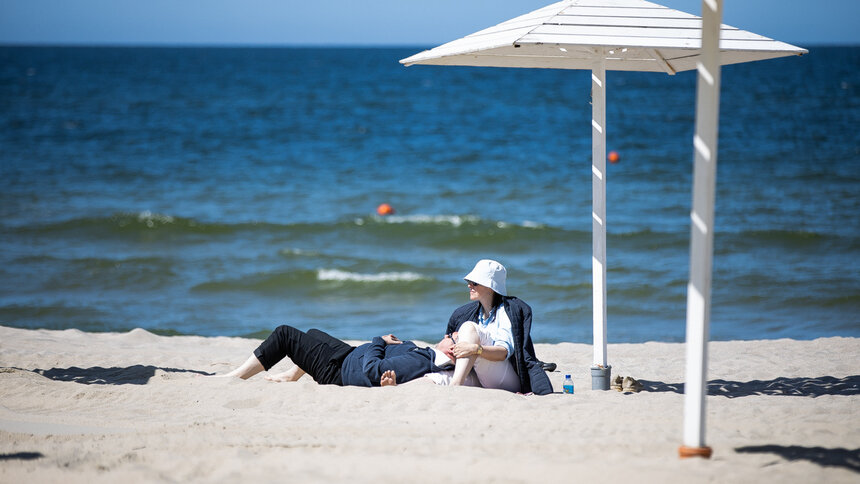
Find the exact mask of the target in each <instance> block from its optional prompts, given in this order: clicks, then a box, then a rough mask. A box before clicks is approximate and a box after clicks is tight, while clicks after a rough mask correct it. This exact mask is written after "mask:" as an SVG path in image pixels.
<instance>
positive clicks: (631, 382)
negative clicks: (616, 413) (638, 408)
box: [621, 376, 642, 393]
mask: <svg viewBox="0 0 860 484" xmlns="http://www.w3.org/2000/svg"><path fill="white" fill-rule="evenodd" d="M640 390H642V384H641V383H639V382H638V381H636V380H635V379H634V378H633V377H632V376H625V377H624V381H623V382H622V383H621V391H623V392H633V393H639V391H640Z"/></svg>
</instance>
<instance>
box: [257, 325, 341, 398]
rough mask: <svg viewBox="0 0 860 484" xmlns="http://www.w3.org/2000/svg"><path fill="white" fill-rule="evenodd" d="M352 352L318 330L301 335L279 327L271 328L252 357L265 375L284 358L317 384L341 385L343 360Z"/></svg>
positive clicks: (297, 331) (294, 330) (302, 332)
mask: <svg viewBox="0 0 860 484" xmlns="http://www.w3.org/2000/svg"><path fill="white" fill-rule="evenodd" d="M354 349H355V347H354V346H350V345H348V344H346V343H344V342H343V341H341V340H339V339H337V338H335V337H333V336H330V335H328V334H327V333H324V332H322V331H320V330H318V329H311V330H308V332H307V333H305V332H304V331H300V330H298V329H296V328H294V327H292V326H287V325H283V326H278V327H277V328H275V330H274V331H272V334H270V335H269V337H268V338H266V341H263V343H262V344H261V345H260V346H259V347H257V349H256V350H254V356H256V357H257V359H258V360H260V363H262V365H263V368H265V369H266V370H267V371H268V370H269V368H271V367H273V366H275V364H276V363H277V362H279V361H281V360H282V359H284V357H285V356H288V357H289V358H290V359H291V360H292V361H293V363H295V364H296V365H297V366H298V367H299V368H301V369H302V370H304V372H305V373H307V374H308V375H310V376H311V377H312V378H313V379H314V381H316V382H317V383H320V384H323V385H343V382H342V380H341V367H342V366H343V360H344V359H345V358H346V357H347V356H348V355H349V354H350V353H352V350H354Z"/></svg>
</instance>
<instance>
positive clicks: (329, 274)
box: [317, 269, 424, 282]
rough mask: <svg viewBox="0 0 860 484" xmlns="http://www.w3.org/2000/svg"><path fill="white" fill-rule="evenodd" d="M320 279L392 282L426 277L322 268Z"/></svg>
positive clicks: (318, 275)
mask: <svg viewBox="0 0 860 484" xmlns="http://www.w3.org/2000/svg"><path fill="white" fill-rule="evenodd" d="M317 279H319V280H320V281H351V282H392V281H420V280H422V279H424V277H423V276H422V275H421V274H417V273H415V272H380V273H379V274H359V273H356V272H347V271H341V270H338V269H320V270H318V271H317Z"/></svg>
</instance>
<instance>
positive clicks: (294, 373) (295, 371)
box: [264, 366, 305, 383]
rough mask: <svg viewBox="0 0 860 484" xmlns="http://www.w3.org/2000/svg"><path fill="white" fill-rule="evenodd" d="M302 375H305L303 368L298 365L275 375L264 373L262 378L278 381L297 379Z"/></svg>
mask: <svg viewBox="0 0 860 484" xmlns="http://www.w3.org/2000/svg"><path fill="white" fill-rule="evenodd" d="M303 376H305V372H304V370H302V369H301V368H299V367H298V366H294V367H292V368H290V369H289V370H287V371H285V372H283V373H278V374H277V375H266V376H265V377H264V378H265V379H266V380H269V381H273V382H279V383H280V382H293V381H298V380H299V378H301V377H303Z"/></svg>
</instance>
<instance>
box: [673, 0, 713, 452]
mask: <svg viewBox="0 0 860 484" xmlns="http://www.w3.org/2000/svg"><path fill="white" fill-rule="evenodd" d="M722 12H723V2H722V0H703V1H702V56H701V62H700V63H699V64H698V71H699V75H698V81H697V84H698V88H697V98H696V134H695V136H694V138H693V159H694V165H693V210H692V212H691V213H690V222H691V223H690V282H689V283H688V284H687V343H686V346H687V369H686V377H685V378H684V440H683V445H682V446H681V448H680V449H679V451H678V452H679V455H680V457H682V458H684V457H693V456H696V457H704V458H709V457H710V456H711V449H710V448H709V447H707V446H706V445H705V415H706V413H705V402H706V399H705V397H706V396H707V393H708V385H707V381H708V378H707V376H708V338H709V334H708V333H709V326H710V317H711V273H712V264H713V258H714V199H715V189H716V181H717V128H718V127H719V117H720V49H719V43H720V23H721V22H722Z"/></svg>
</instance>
